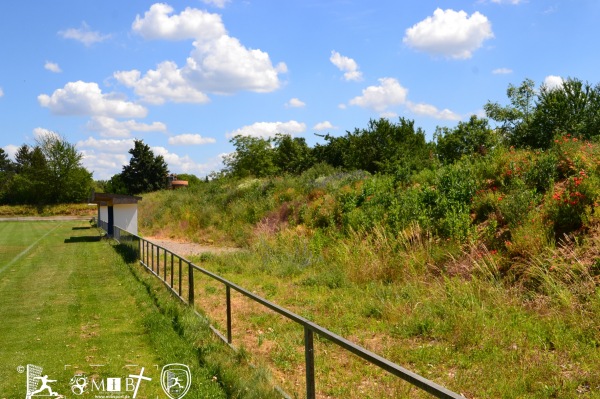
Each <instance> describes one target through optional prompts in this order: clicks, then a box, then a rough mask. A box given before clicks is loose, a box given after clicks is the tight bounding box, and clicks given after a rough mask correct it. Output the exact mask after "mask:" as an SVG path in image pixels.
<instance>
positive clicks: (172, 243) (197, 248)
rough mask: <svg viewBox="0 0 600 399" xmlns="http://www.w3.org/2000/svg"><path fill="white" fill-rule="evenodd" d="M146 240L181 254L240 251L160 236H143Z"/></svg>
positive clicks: (185, 255) (184, 255)
mask: <svg viewBox="0 0 600 399" xmlns="http://www.w3.org/2000/svg"><path fill="white" fill-rule="evenodd" d="M144 238H145V239H146V240H148V241H150V242H153V243H154V244H156V245H159V246H161V247H163V248H166V249H168V250H169V251H171V252H173V253H175V254H177V255H180V256H183V257H187V256H192V255H202V254H204V253H212V254H217V255H220V254H227V253H232V252H237V251H241V249H240V248H234V247H215V246H211V245H202V244H198V243H193V242H185V241H181V240H169V239H165V238H160V237H144Z"/></svg>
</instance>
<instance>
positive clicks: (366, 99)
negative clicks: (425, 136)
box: [350, 78, 408, 112]
mask: <svg viewBox="0 0 600 399" xmlns="http://www.w3.org/2000/svg"><path fill="white" fill-rule="evenodd" d="M379 83H380V85H379V86H369V87H367V88H366V89H363V91H362V96H358V97H354V98H353V99H352V100H350V105H358V106H359V107H363V108H370V109H373V110H375V111H377V112H383V111H385V110H386V109H387V108H388V107H391V106H394V105H401V104H404V103H405V102H406V96H407V94H408V89H406V88H404V87H402V86H401V85H400V83H399V82H398V81H397V80H396V79H394V78H381V79H379Z"/></svg>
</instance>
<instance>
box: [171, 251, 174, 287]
mask: <svg viewBox="0 0 600 399" xmlns="http://www.w3.org/2000/svg"><path fill="white" fill-rule="evenodd" d="M173 256H174V255H173V252H171V288H173Z"/></svg>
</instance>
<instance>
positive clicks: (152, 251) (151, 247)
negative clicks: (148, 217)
mask: <svg viewBox="0 0 600 399" xmlns="http://www.w3.org/2000/svg"><path fill="white" fill-rule="evenodd" d="M150 258H151V260H152V271H154V243H152V245H150Z"/></svg>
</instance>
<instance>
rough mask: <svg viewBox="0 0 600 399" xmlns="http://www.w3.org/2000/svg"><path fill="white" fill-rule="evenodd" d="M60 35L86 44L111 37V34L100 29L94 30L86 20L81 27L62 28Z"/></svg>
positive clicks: (89, 44)
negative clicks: (99, 30) (102, 32)
mask: <svg viewBox="0 0 600 399" xmlns="http://www.w3.org/2000/svg"><path fill="white" fill-rule="evenodd" d="M58 34H59V35H60V36H62V37H63V38H65V39H73V40H77V41H78V42H81V43H83V44H84V45H86V46H88V47H89V46H91V45H92V44H94V43H99V42H103V41H104V40H106V39H110V37H111V35H102V34H101V33H100V32H98V31H92V30H91V28H90V26H89V25H88V24H86V23H85V22H82V23H81V28H79V29H75V28H71V29H67V30H61V31H59V32H58Z"/></svg>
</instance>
